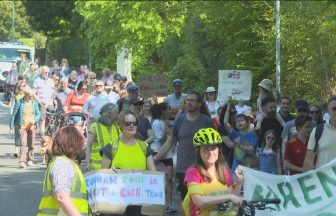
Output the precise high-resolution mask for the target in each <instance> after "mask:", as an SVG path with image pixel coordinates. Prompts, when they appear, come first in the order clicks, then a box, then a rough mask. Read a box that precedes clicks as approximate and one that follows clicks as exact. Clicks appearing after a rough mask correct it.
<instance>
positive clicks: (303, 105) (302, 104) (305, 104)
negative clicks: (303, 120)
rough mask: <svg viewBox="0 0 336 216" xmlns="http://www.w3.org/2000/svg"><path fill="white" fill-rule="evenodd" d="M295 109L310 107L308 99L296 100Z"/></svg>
mask: <svg viewBox="0 0 336 216" xmlns="http://www.w3.org/2000/svg"><path fill="white" fill-rule="evenodd" d="M295 109H297V110H298V109H307V110H308V109H309V104H308V102H307V101H306V100H297V101H296V102H295Z"/></svg>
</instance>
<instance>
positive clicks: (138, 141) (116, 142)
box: [111, 139, 148, 160]
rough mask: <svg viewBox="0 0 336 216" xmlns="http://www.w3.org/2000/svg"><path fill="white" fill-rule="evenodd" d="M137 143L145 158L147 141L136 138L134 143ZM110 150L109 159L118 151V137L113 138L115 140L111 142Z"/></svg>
mask: <svg viewBox="0 0 336 216" xmlns="http://www.w3.org/2000/svg"><path fill="white" fill-rule="evenodd" d="M137 143H139V145H140V147H141V150H142V153H143V154H144V156H145V158H146V152H147V147H148V145H147V143H145V142H144V141H141V140H138V139H137V140H136V144H137ZM111 145H112V151H111V159H112V160H113V158H114V157H115V156H116V154H117V151H118V147H119V139H117V140H115V142H112V144H111Z"/></svg>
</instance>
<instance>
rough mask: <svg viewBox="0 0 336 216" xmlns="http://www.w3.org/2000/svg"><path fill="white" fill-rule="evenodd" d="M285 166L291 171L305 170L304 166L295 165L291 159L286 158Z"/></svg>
mask: <svg viewBox="0 0 336 216" xmlns="http://www.w3.org/2000/svg"><path fill="white" fill-rule="evenodd" d="M284 166H285V168H286V169H288V170H290V171H295V172H300V173H302V172H303V168H302V167H299V166H295V165H294V164H292V163H291V162H290V161H289V160H284Z"/></svg>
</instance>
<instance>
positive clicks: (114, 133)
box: [90, 122, 120, 169]
mask: <svg viewBox="0 0 336 216" xmlns="http://www.w3.org/2000/svg"><path fill="white" fill-rule="evenodd" d="M91 127H95V128H96V140H95V141H94V142H93V143H92V148H91V160H90V164H91V167H92V168H93V169H100V168H101V160H102V156H101V155H100V150H101V149H102V148H104V147H105V146H106V145H108V144H111V143H112V140H114V139H116V138H119V134H120V130H119V127H117V126H116V125H115V124H112V125H111V129H110V132H109V130H108V129H107V127H106V126H105V125H103V124H101V123H99V122H93V123H92V125H91Z"/></svg>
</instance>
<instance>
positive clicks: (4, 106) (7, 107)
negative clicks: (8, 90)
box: [0, 100, 11, 109]
mask: <svg viewBox="0 0 336 216" xmlns="http://www.w3.org/2000/svg"><path fill="white" fill-rule="evenodd" d="M0 107H1V108H5V109H10V107H11V106H10V105H7V104H4V103H3V102H2V101H1V100H0Z"/></svg>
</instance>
